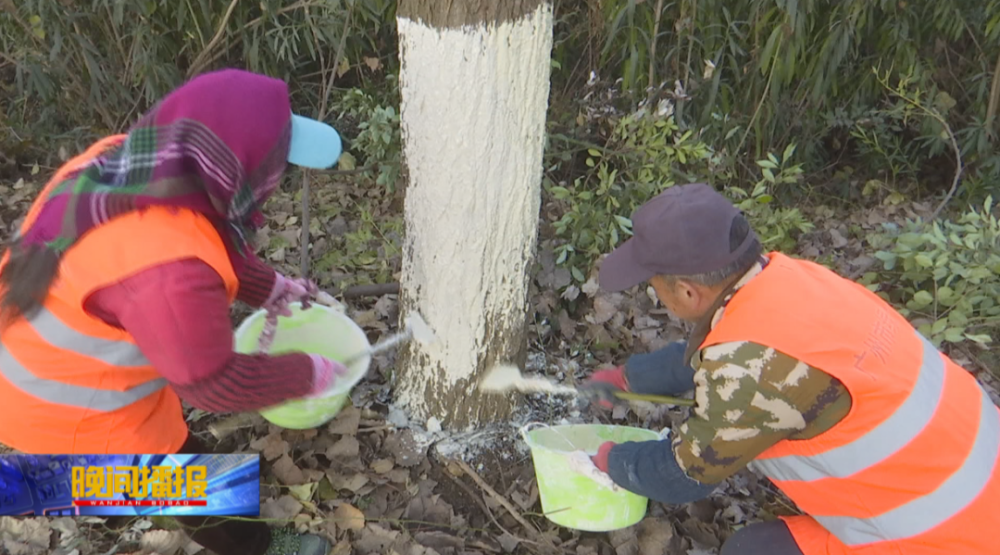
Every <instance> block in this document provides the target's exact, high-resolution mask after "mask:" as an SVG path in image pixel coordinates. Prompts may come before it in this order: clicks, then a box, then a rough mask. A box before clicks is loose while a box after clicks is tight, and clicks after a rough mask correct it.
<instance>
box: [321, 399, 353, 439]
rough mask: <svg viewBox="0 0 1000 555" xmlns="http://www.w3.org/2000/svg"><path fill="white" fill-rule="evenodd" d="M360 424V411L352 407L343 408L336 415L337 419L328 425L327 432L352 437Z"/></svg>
mask: <svg viewBox="0 0 1000 555" xmlns="http://www.w3.org/2000/svg"><path fill="white" fill-rule="evenodd" d="M360 422H361V411H360V410H358V409H357V408H355V407H354V406H353V405H351V406H347V407H344V409H343V410H341V411H340V414H338V415H337V418H335V419H334V420H333V422H331V423H330V425H329V426H328V427H327V430H328V431H329V432H330V433H331V434H339V435H349V436H353V435H354V434H356V433H358V424H359V423H360Z"/></svg>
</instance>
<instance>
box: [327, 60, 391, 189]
mask: <svg viewBox="0 0 1000 555" xmlns="http://www.w3.org/2000/svg"><path fill="white" fill-rule="evenodd" d="M389 82H390V83H392V84H393V85H395V83H396V81H395V79H389ZM393 90H395V87H393ZM383 102H385V101H384V100H381V99H376V98H375V97H373V96H372V95H371V94H368V93H366V92H364V91H362V90H360V89H351V90H350V91H348V92H347V93H346V94H345V95H344V96H343V98H341V100H340V108H341V109H342V110H343V111H344V113H346V114H348V115H350V116H352V117H354V118H356V119H357V120H358V121H359V123H358V134H357V135H356V136H355V137H354V138H353V139H352V140H351V149H352V150H354V151H355V152H357V153H360V154H361V155H362V156H363V157H364V160H363V161H362V163H363V164H365V165H366V166H374V167H375V169H376V170H377V172H376V173H377V177H376V180H375V182H376V184H377V185H379V186H381V187H384V188H385V189H386V190H387V191H389V192H390V193H392V192H395V190H396V182H397V180H398V179H399V175H400V164H401V163H402V161H401V157H400V153H401V152H402V137H401V136H400V130H399V112H398V111H397V109H396V108H395V107H394V105H386V104H383Z"/></svg>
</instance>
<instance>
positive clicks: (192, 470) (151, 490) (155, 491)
mask: <svg viewBox="0 0 1000 555" xmlns="http://www.w3.org/2000/svg"><path fill="white" fill-rule="evenodd" d="M72 474H73V477H72V483H73V505H74V506H76V507H126V506H136V507H205V506H208V496H207V495H206V493H205V490H206V488H208V483H207V482H206V480H205V477H206V475H207V469H206V468H205V467H204V466H187V467H184V468H181V467H170V466H153V467H149V466H141V467H140V466H118V467H95V466H86V467H84V466H74V467H73V470H72ZM116 494H122V495H123V496H127V498H126V499H115V496H116Z"/></svg>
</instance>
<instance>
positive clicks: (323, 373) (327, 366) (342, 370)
mask: <svg viewBox="0 0 1000 555" xmlns="http://www.w3.org/2000/svg"><path fill="white" fill-rule="evenodd" d="M309 358H311V359H312V363H313V381H312V390H311V391H310V392H309V394H308V395H306V398H307V399H313V398H316V397H322V396H323V395H325V394H326V391H327V390H328V389H329V388H330V386H332V385H333V384H334V383H336V381H337V378H343V377H344V376H346V375H347V372H348V369H347V367H346V366H344V365H343V364H341V363H339V362H337V361H335V360H330V359H328V358H326V357H321V356H319V355H312V354H311V355H309Z"/></svg>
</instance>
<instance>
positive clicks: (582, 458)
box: [568, 451, 621, 491]
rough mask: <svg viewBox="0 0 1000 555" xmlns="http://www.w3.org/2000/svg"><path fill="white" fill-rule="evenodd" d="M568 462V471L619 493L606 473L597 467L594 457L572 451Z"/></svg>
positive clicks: (616, 485) (618, 487)
mask: <svg viewBox="0 0 1000 555" xmlns="http://www.w3.org/2000/svg"><path fill="white" fill-rule="evenodd" d="M568 462H569V468H570V470H572V471H574V472H578V473H580V474H582V475H584V476H586V477H588V478H590V479H591V480H593V481H595V482H597V483H598V484H600V485H602V486H604V487H606V488H608V489H610V490H611V491H621V487H620V486H618V484H615V481H614V480H613V479H612V478H611V476H608V473H607V471H606V470H603V469H601V468H599V467H598V466H597V463H596V461H595V457H591V456H588V455H587V453H584V452H583V451H574V452H572V453H570V454H569V461H568Z"/></svg>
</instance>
